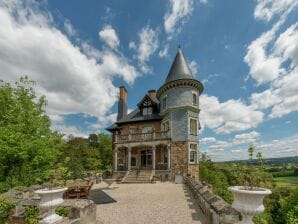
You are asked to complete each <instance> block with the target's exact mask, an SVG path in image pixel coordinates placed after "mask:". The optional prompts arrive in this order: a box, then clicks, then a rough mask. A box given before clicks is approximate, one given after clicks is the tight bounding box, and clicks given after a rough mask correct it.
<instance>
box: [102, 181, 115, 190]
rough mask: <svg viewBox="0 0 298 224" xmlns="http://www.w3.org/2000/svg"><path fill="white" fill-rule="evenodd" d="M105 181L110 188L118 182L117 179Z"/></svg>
mask: <svg viewBox="0 0 298 224" xmlns="http://www.w3.org/2000/svg"><path fill="white" fill-rule="evenodd" d="M103 181H104V182H106V183H107V184H108V188H113V186H112V185H113V183H115V182H116V179H104V180H103Z"/></svg>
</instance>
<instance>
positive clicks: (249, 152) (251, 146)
mask: <svg viewBox="0 0 298 224" xmlns="http://www.w3.org/2000/svg"><path fill="white" fill-rule="evenodd" d="M254 152H255V146H254V145H253V144H251V145H250V146H249V148H248V155H249V159H250V160H252V159H253V155H254Z"/></svg>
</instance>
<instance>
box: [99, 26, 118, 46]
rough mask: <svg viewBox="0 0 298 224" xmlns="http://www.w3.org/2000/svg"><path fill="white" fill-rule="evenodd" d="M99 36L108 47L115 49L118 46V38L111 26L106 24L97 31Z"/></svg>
mask: <svg viewBox="0 0 298 224" xmlns="http://www.w3.org/2000/svg"><path fill="white" fill-rule="evenodd" d="M98 35H99V38H100V39H101V40H102V41H104V42H105V43H106V44H107V45H108V46H109V47H110V48H112V49H115V48H117V47H118V46H119V44H120V40H119V38H118V35H117V33H116V31H115V30H114V29H113V27H112V26H110V25H107V26H105V27H104V28H103V29H102V30H101V31H99V32H98Z"/></svg>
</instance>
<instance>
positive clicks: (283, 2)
mask: <svg viewBox="0 0 298 224" xmlns="http://www.w3.org/2000/svg"><path fill="white" fill-rule="evenodd" d="M297 5H298V1H297V0H258V1H257V5H256V8H255V11H254V16H255V18H256V19H260V20H264V21H269V20H271V19H272V18H273V17H274V16H276V15H279V14H285V13H289V12H290V11H292V10H293V9H294V8H295V7H297Z"/></svg>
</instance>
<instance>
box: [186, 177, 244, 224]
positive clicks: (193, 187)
mask: <svg viewBox="0 0 298 224" xmlns="http://www.w3.org/2000/svg"><path fill="white" fill-rule="evenodd" d="M184 181H185V184H186V186H187V187H188V189H189V190H190V191H191V192H192V194H193V195H194V197H195V200H196V201H197V203H198V205H199V206H200V208H201V210H202V212H203V214H204V215H205V216H206V218H207V220H208V221H209V223H211V224H233V223H236V222H239V221H240V213H239V212H238V211H236V210H235V209H233V208H232V207H231V205H230V204H229V203H227V202H226V201H224V200H223V199H222V198H221V197H219V196H217V195H215V194H214V193H213V192H212V188H211V186H210V185H208V184H203V183H201V182H198V181H196V180H194V179H193V178H191V177H184Z"/></svg>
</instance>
